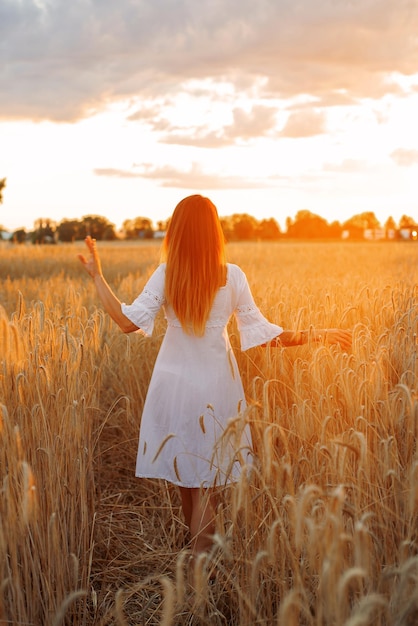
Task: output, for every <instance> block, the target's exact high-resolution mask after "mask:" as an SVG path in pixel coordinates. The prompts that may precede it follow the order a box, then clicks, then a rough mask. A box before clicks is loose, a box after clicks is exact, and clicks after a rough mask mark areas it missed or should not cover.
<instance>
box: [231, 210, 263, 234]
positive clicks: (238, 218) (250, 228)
mask: <svg viewBox="0 0 418 626" xmlns="http://www.w3.org/2000/svg"><path fill="white" fill-rule="evenodd" d="M231 226H232V236H233V239H236V240H238V241H250V240H251V239H255V238H256V233H257V226H258V222H257V220H256V219H255V217H253V216H252V215H248V214H247V213H235V214H234V215H232V216H231Z"/></svg>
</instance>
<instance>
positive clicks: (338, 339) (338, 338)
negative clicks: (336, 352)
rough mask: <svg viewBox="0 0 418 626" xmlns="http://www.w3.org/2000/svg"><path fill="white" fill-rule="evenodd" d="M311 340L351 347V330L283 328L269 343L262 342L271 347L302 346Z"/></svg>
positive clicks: (345, 347) (344, 347)
mask: <svg viewBox="0 0 418 626" xmlns="http://www.w3.org/2000/svg"><path fill="white" fill-rule="evenodd" d="M309 341H313V342H324V343H327V344H336V343H338V344H340V346H341V347H342V348H343V349H345V350H347V349H349V348H350V347H351V342H352V332H351V331H350V330H343V329H341V328H322V329H315V328H312V329H309V330H298V331H294V330H284V331H283V332H282V333H281V334H280V335H278V336H277V337H275V338H274V339H273V340H272V341H270V342H269V343H265V344H263V346H264V347H266V346H273V347H280V346H285V347H291V346H302V345H303V344H306V343H308V342H309Z"/></svg>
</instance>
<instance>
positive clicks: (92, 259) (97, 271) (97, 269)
mask: <svg viewBox="0 0 418 626" xmlns="http://www.w3.org/2000/svg"><path fill="white" fill-rule="evenodd" d="M85 242H86V246H87V248H88V250H89V252H90V254H89V256H88V258H86V257H85V256H84V255H83V254H78V255H77V256H78V258H79V259H80V261H81V263H82V264H83V267H84V269H85V270H86V272H87V273H88V274H90V276H91V277H92V278H96V276H102V266H101V263H100V258H99V253H98V252H97V248H96V240H95V239H92V238H91V237H90V235H89V236H87V237H86V238H85Z"/></svg>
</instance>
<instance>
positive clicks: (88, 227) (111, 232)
mask: <svg viewBox="0 0 418 626" xmlns="http://www.w3.org/2000/svg"><path fill="white" fill-rule="evenodd" d="M79 235H80V239H84V238H85V237H86V236H87V235H90V236H91V237H93V238H94V239H97V240H98V241H101V240H103V239H105V238H106V239H108V240H109V239H116V233H115V226H114V224H111V223H110V222H109V220H108V219H107V218H106V217H102V216H100V215H85V216H84V217H83V219H82V222H81V225H80V232H79Z"/></svg>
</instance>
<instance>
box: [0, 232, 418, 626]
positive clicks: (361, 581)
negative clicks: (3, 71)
mask: <svg viewBox="0 0 418 626" xmlns="http://www.w3.org/2000/svg"><path fill="white" fill-rule="evenodd" d="M81 245H82V244H74V245H73V244H70V245H68V246H65V245H59V246H51V247H40V246H11V245H9V244H5V243H3V244H1V245H0V278H1V284H2V289H1V293H0V364H1V375H0V408H1V412H0V438H1V445H0V471H1V476H0V479H1V483H0V484H1V494H0V624H2V625H3V624H4V625H6V624H13V625H22V626H38V625H39V626H59V625H61V624H68V625H69V624H74V625H77V626H78V625H85V626H90V625H93V624H94V625H101V626H107V625H111V624H112V625H115V626H116V625H118V626H127V625H129V626H131V625H138V626H139V625H141V626H142V625H144V626H145V625H154V624H161V625H164V626H169V625H176V626H181V625H183V624H196V625H197V624H199V625H206V624H207V625H214V626H218V625H232V626H254V625H257V624H260V625H261V624H264V625H278V626H300V625H303V626H304V625H306V626H325V625H326V626H342V625H345V626H365V625H370V626H384V625H391V626H392V625H393V626H407V625H410V624H416V623H418V454H417V434H418V432H417V431H418V396H417V365H416V355H417V333H418V291H417V284H418V269H417V268H418V263H417V260H418V247H417V246H416V245H415V244H409V243H390V244H383V243H382V244H380V243H379V244H378V243H356V244H347V243H345V244H339V243H324V244H322V243H290V242H286V243H271V244H260V243H248V244H229V245H228V249H227V252H228V260H229V261H231V262H234V263H238V264H239V265H241V267H242V268H243V269H244V271H245V272H246V273H247V276H248V279H249V282H250V285H251V287H252V291H253V294H254V297H255V299H256V302H257V304H258V305H259V307H260V308H261V310H262V311H263V312H264V313H265V315H266V316H267V317H268V318H269V319H270V320H271V321H274V322H276V323H278V324H280V325H282V326H284V327H286V328H295V329H296V328H309V327H310V326H312V327H337V326H339V327H344V328H351V329H353V332H354V335H353V347H352V350H351V351H350V352H349V353H344V352H342V351H341V350H340V349H339V348H338V347H330V346H327V345H322V344H315V345H308V346H303V347H297V348H286V349H280V348H276V349H263V348H255V349H252V350H249V351H248V352H246V353H241V352H240V351H239V337H238V335H237V331H236V328H235V326H234V324H233V322H232V323H231V328H230V331H231V341H232V343H233V346H234V348H235V349H236V354H237V359H238V364H239V367H240V369H241V373H242V378H243V382H244V387H245V389H246V393H247V397H248V404H249V406H248V410H247V412H246V414H245V416H244V417H245V419H248V420H249V421H250V423H251V427H252V430H253V435H254V442H255V455H256V463H255V465H254V471H253V473H252V476H251V477H250V478H248V476H247V475H246V474H245V475H244V476H243V478H242V480H241V481H240V482H239V483H238V484H236V485H234V486H233V487H230V488H228V489H225V490H224V491H222V492H221V493H220V494H219V506H218V515H217V532H216V535H215V537H214V548H213V550H212V552H211V554H210V555H208V556H207V557H202V558H200V559H199V560H198V561H197V563H196V566H195V570H194V572H193V575H192V576H191V575H190V573H189V572H188V556H189V551H188V543H187V542H188V536H187V529H186V528H185V525H184V522H183V519H182V515H181V510H180V502H179V498H178V494H177V491H176V489H175V488H173V487H171V486H170V485H167V484H165V483H162V482H159V481H152V480H139V479H136V478H135V477H134V466H135V458H136V448H137V440H138V430H139V424H140V419H141V410H142V406H143V402H144V398H145V394H146V391H147V385H148V382H149V379H150V376H151V372H152V367H153V363H154V360H155V357H156V354H157V351H158V347H159V345H160V342H161V338H162V335H163V333H164V323H165V322H164V318H163V316H162V315H160V316H159V317H158V319H157V323H156V328H155V331H154V335H153V337H152V338H144V337H141V336H138V335H124V334H122V333H121V332H120V331H119V329H118V328H117V327H116V326H115V325H114V324H113V322H111V320H110V319H109V318H108V317H107V316H106V315H105V314H104V313H103V312H102V310H101V308H100V306H99V303H98V300H97V298H96V295H95V291H94V286H93V284H92V283H91V282H90V280H89V278H88V276H87V275H86V274H85V272H84V270H83V268H82V267H81V265H80V264H79V262H78V261H77V259H76V254H77V252H79V251H80V246H81ZM100 250H101V254H102V264H103V268H104V272H105V275H106V277H107V279H108V281H109V283H110V284H111V286H112V288H113V289H114V290H115V292H116V293H117V294H118V296H119V297H120V299H121V300H122V301H126V302H130V301H131V300H132V299H133V298H134V297H135V296H136V295H137V293H138V292H139V291H140V289H141V288H142V286H143V285H144V283H145V281H146V279H147V277H148V276H149V275H150V273H151V272H152V270H153V269H154V267H155V266H156V264H157V263H158V259H159V247H158V246H157V245H156V244H154V243H149V244H145V243H144V244H129V243H113V244H110V243H109V244H102V245H101V246H100ZM234 427H235V425H234V423H232V424H231V428H234ZM209 570H215V571H216V574H217V575H216V580H215V582H214V584H212V585H208V584H207V572H208V571H209Z"/></svg>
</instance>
